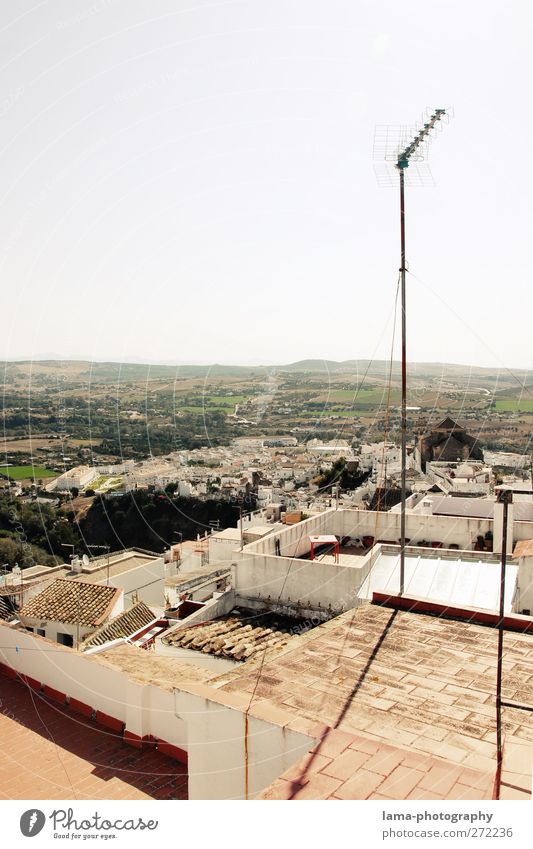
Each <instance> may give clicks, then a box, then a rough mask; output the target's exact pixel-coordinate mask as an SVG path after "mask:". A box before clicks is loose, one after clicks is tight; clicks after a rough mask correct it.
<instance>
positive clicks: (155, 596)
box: [98, 557, 165, 612]
mask: <svg viewBox="0 0 533 849" xmlns="http://www.w3.org/2000/svg"><path fill="white" fill-rule="evenodd" d="M103 575H104V576H103V578H102V580H101V581H99V582H98V583H100V584H107V578H106V577H105V574H104V573H103ZM109 584H110V586H112V587H120V589H123V590H124V608H126V609H127V608H128V607H131V606H132V604H133V600H132V599H133V593H134V592H135V591H136V592H137V597H138V599H139V601H144V602H146V604H148V605H151V604H153V605H155V606H156V607H163V606H164V604H165V564H164V562H163V557H158V558H157V560H149V561H148V562H147V563H143V564H142V565H141V566H138V567H137V568H136V569H129V570H128V571H127V572H121V573H120V574H119V575H114V576H113V577H111V578H110V579H109ZM119 612H120V611H119Z"/></svg>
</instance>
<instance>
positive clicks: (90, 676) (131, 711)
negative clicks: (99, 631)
mask: <svg viewBox="0 0 533 849" xmlns="http://www.w3.org/2000/svg"><path fill="white" fill-rule="evenodd" d="M17 647H18V650H17ZM139 651H141V650H139ZM0 662H1V663H4V664H6V665H7V666H10V667H11V668H12V669H16V670H17V672H19V673H20V674H22V675H28V676H30V677H31V678H35V679H36V680H37V681H39V682H42V683H44V684H47V685H48V686H50V687H53V688H54V689H56V690H59V692H61V693H65V694H66V695H68V696H70V697H72V698H75V699H79V700H80V701H82V702H84V703H85V704H87V705H90V706H91V707H92V708H94V709H95V710H100V711H102V712H103V713H106V714H108V715H109V716H112V717H115V718H116V719H118V720H120V721H122V722H125V723H126V729H127V730H128V731H131V732H132V733H134V734H138V735H139V736H142V735H144V734H153V736H154V737H157V738H158V739H160V740H165V741H166V742H167V743H171V744H172V745H174V746H178V747H179V748H180V749H183V750H185V751H186V750H187V727H186V724H185V723H184V722H183V720H180V719H179V718H178V717H176V715H175V710H174V696H173V693H172V691H171V690H163V689H162V688H160V687H157V686H152V685H150V684H141V683H138V682H136V681H132V680H131V679H130V678H129V677H128V675H127V674H126V673H124V672H121V671H120V670H117V669H114V668H111V667H107V666H106V665H105V664H104V663H102V662H101V661H98V660H97V659H96V658H95V657H94V658H93V657H91V656H88V655H85V654H79V653H78V652H77V651H75V650H74V649H69V648H65V647H64V646H60V645H58V644H57V643H53V642H51V641H49V640H45V639H43V638H42V637H34V636H33V635H32V634H30V633H29V632H27V631H26V632H24V631H17V630H15V629H13V628H9V627H8V626H7V625H4V624H3V623H0Z"/></svg>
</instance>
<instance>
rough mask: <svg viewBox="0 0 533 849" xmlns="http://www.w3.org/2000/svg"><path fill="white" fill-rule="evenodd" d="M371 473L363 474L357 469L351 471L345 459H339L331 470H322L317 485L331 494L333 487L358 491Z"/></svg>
mask: <svg viewBox="0 0 533 849" xmlns="http://www.w3.org/2000/svg"><path fill="white" fill-rule="evenodd" d="M369 475H370V472H369V471H368V472H361V471H358V470H357V469H350V468H349V467H348V463H347V462H346V459H345V458H344V457H339V459H338V460H335V462H334V463H333V465H332V466H331V468H330V469H325V470H324V469H320V475H319V477H318V479H317V480H316V483H317V484H318V486H319V487H320V489H322V490H327V491H329V492H331V489H332V487H333V486H340V488H341V489H343V490H345V491H349V490H352V489H357V487H358V486H361V484H363V483H364V482H365V481H366V479H367V478H368V476H369Z"/></svg>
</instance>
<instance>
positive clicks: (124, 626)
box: [80, 601, 156, 651]
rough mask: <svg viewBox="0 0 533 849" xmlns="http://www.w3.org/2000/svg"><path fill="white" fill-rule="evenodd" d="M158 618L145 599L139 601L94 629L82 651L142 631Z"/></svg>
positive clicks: (82, 645) (82, 646) (83, 644)
mask: <svg viewBox="0 0 533 849" xmlns="http://www.w3.org/2000/svg"><path fill="white" fill-rule="evenodd" d="M155 618H156V616H155V614H154V612H153V611H152V610H150V608H149V607H148V605H147V604H145V603H144V601H138V602H137V604H134V605H133V607H130V608H128V610H123V611H122V613H119V614H118V616H115V617H114V618H113V619H111V621H110V622H107V623H105V624H104V625H102V626H101V627H100V628H98V629H97V630H96V631H93V633H92V634H91V636H90V637H88V638H87V639H86V640H85V641H84V642H83V643H82V644H81V646H80V648H81V649H82V651H84V650H85V649H88V648H91V647H93V646H103V645H104V644H105V643H109V642H111V641H112V640H118V639H120V637H130V636H131V635H132V634H135V633H136V632H137V631H140V629H141V628H143V627H144V626H145V625H149V624H150V623H151V622H153V621H154V619H155Z"/></svg>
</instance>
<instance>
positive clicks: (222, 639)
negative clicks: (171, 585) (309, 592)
mask: <svg viewBox="0 0 533 849" xmlns="http://www.w3.org/2000/svg"><path fill="white" fill-rule="evenodd" d="M294 624H295V625H296V624H297V623H296V622H295V623H294ZM290 639H291V630H290V627H287V626H286V625H285V624H280V619H279V618H277V617H276V616H274V615H271V616H268V615H264V614H261V615H257V614H253V613H250V614H247V613H244V612H243V611H239V610H235V611H233V612H232V614H230V615H229V616H228V617H226V618H224V619H214V620H212V621H210V622H206V623H205V625H196V626H192V627H190V628H179V629H176V630H175V631H173V632H171V633H169V634H168V635H167V636H166V637H164V638H163V642H164V643H166V645H170V646H176V647H179V648H183V649H193V650H195V651H199V652H203V653H204V654H211V655H215V656H217V657H228V658H232V659H233V660H249V659H250V658H252V657H254V655H257V654H263V653H264V651H265V649H267V648H269V649H270V648H273V647H274V646H276V648H282V647H283V646H286V645H287V643H288V642H289V640H290Z"/></svg>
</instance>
